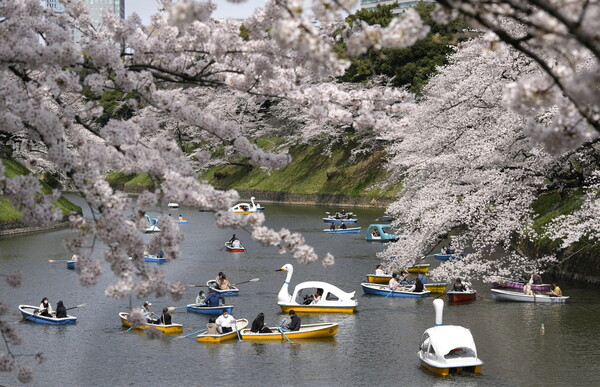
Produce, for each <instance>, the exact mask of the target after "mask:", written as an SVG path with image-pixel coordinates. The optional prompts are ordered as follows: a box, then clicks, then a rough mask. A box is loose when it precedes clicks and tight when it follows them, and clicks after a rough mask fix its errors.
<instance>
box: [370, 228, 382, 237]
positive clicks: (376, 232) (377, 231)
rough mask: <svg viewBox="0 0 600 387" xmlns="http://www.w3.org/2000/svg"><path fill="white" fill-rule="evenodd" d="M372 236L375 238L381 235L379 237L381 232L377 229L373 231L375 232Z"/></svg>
mask: <svg viewBox="0 0 600 387" xmlns="http://www.w3.org/2000/svg"><path fill="white" fill-rule="evenodd" d="M371 235H373V236H374V237H379V236H381V235H379V230H377V229H375V230H373V232H372V233H371Z"/></svg>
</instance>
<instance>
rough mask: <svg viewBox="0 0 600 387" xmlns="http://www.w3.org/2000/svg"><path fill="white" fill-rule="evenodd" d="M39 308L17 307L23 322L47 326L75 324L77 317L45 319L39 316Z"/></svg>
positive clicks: (29, 306)
mask: <svg viewBox="0 0 600 387" xmlns="http://www.w3.org/2000/svg"><path fill="white" fill-rule="evenodd" d="M39 310H40V308H38V307H37V306H31V305H19V311H20V312H21V314H22V315H23V320H26V321H31V322H34V323H38V324H48V325H64V324H75V323H76V322H77V317H75V316H69V315H67V317H61V318H56V317H47V316H41V315H39V314H37V313H38V311H39Z"/></svg>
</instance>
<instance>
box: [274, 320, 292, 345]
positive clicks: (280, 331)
mask: <svg viewBox="0 0 600 387" xmlns="http://www.w3.org/2000/svg"><path fill="white" fill-rule="evenodd" d="M284 322H285V319H284V320H283V321H282V322H281V324H280V325H283V323H284ZM277 329H278V330H279V333H281V334H282V335H283V337H285V339H286V340H287V341H288V343H289V342H290V341H291V340H290V338H289V337H287V335H286V334H285V333H283V329H281V326H278V327H277Z"/></svg>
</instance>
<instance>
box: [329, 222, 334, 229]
mask: <svg viewBox="0 0 600 387" xmlns="http://www.w3.org/2000/svg"><path fill="white" fill-rule="evenodd" d="M329 229H330V230H332V231H333V230H335V224H334V223H331V225H330V226H329Z"/></svg>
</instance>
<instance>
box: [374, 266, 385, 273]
mask: <svg viewBox="0 0 600 387" xmlns="http://www.w3.org/2000/svg"><path fill="white" fill-rule="evenodd" d="M375 275H381V276H384V275H387V273H386V272H385V271H383V269H382V268H381V265H377V266H375Z"/></svg>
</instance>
